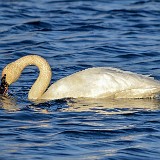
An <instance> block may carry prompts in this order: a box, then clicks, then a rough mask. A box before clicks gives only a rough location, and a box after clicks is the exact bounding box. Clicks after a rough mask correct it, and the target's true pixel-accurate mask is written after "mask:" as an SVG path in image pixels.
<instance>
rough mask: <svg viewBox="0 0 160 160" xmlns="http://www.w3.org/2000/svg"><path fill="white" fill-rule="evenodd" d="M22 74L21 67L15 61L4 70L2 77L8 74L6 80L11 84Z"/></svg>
mask: <svg viewBox="0 0 160 160" xmlns="http://www.w3.org/2000/svg"><path fill="white" fill-rule="evenodd" d="M20 74H21V71H20V68H19V66H18V65H17V64H16V63H15V62H12V63H10V64H8V65H7V66H6V67H5V68H4V69H3V71H2V77H4V75H5V76H6V82H7V83H8V85H11V84H12V83H14V82H15V81H17V79H18V78H19V76H20Z"/></svg>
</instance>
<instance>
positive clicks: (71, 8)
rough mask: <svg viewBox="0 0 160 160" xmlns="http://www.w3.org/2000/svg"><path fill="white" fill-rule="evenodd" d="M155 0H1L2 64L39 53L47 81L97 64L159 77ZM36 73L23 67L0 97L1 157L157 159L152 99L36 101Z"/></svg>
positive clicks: (157, 120) (157, 105) (159, 139)
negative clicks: (47, 70) (33, 99)
mask: <svg viewBox="0 0 160 160" xmlns="http://www.w3.org/2000/svg"><path fill="white" fill-rule="evenodd" d="M159 6H160V1H159V0H124V1H119V0H112V1H111V0H107V1H105V0H99V1H96V0H85V1H82V0H76V1H74V0H39V1H34V0H28V1H24V0H21V1H20V0H17V1H16V0H7V1H1V2H0V24H1V25H0V70H2V69H3V67H4V66H5V65H6V64H8V63H10V62H12V61H14V60H16V59H17V58H20V57H22V56H25V55H31V54H37V55H40V56H43V57H44V58H45V59H46V60H47V61H48V62H49V64H50V65H51V68H52V72H53V77H52V82H51V83H54V82H55V81H56V80H58V79H60V78H63V77H65V76H67V75H70V74H72V73H75V72H77V71H80V70H82V69H86V68H89V67H101V66H109V67H116V68H120V69H123V70H129V71H133V72H136V73H140V74H146V75H150V76H152V77H154V78H155V79H158V80H160V76H159V73H160V67H159V63H160V45H159V44H160V36H159V33H160V10H159ZM37 76H38V69H37V68H36V67H28V68H26V69H25V70H24V72H23V75H22V76H21V77H20V79H19V80H18V81H17V82H16V83H14V84H13V85H12V86H11V87H10V92H9V95H10V97H8V98H6V97H0V128H1V129H0V144H1V146H0V159H2V160H8V159H10V160H17V159H24V160H40V159H43V160H44V159H47V160H53V159H56V160H58V159H59V160H62V159H68V160H71V159H74V160H75V159H79V160H82V159H84V160H120V159H123V160H128V159H130V160H131V159H133V160H135V159H136V160H144V159H147V160H149V159H160V158H159V155H160V149H159V148H160V136H159V135H160V116H159V115H160V101H159V100H158V99H157V100H150V99H145V100H143V99H139V100H138V99H137V100H126V99H124V100H113V99H111V100H106V99H99V100H98V99H95V100H88V99H78V100H75V99H67V100H56V101H50V102H46V103H43V104H34V103H33V102H30V101H28V100H27V94H28V91H29V89H30V87H31V85H32V84H33V82H34V81H35V79H36V77H37ZM91 78H92V77H91Z"/></svg>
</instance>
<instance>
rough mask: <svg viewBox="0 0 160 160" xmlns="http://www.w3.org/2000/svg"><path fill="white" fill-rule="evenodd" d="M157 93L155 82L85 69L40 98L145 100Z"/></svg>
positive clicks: (159, 88) (125, 73) (114, 71)
mask: <svg viewBox="0 0 160 160" xmlns="http://www.w3.org/2000/svg"><path fill="white" fill-rule="evenodd" d="M159 91H160V83H159V81H156V80H154V79H153V78H150V77H148V76H143V75H139V74H135V73H132V72H128V71H122V70H119V69H115V68H107V67H98V68H89V69H86V70H83V71H80V72H77V73H75V74H72V75H70V76H67V77H65V78H62V79H61V80H59V81H57V82H56V83H55V84H53V85H52V86H51V87H50V88H49V89H48V90H47V92H46V93H45V94H44V96H43V97H42V98H48V99H52V98H53V97H55V99H59V98H66V97H74V98H78V97H89V98H104V97H113V98H147V97H153V96H155V94H156V93H157V92H159Z"/></svg>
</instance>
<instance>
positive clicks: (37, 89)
mask: <svg viewBox="0 0 160 160" xmlns="http://www.w3.org/2000/svg"><path fill="white" fill-rule="evenodd" d="M15 63H17V65H18V66H19V69H20V72H22V71H23V69H24V68H25V67H27V66H29V65H35V66H37V67H38V68H39V71H40V73H39V76H38V78H37V80H36V81H35V83H34V84H33V86H32V87H31V89H30V91H29V94H28V99H40V97H41V96H42V95H43V93H44V92H45V90H46V89H47V87H48V86H49V83H50V80H51V77H52V72H51V68H50V66H49V64H48V62H47V61H46V60H45V59H43V58H42V57H40V56H36V55H30V56H25V57H22V58H20V59H18V60H17V61H15Z"/></svg>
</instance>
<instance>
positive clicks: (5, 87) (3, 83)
mask: <svg viewBox="0 0 160 160" xmlns="http://www.w3.org/2000/svg"><path fill="white" fill-rule="evenodd" d="M8 87H9V85H8V83H7V81H6V74H4V76H3V77H2V78H1V86H0V94H2V95H6V94H7V91H8Z"/></svg>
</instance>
